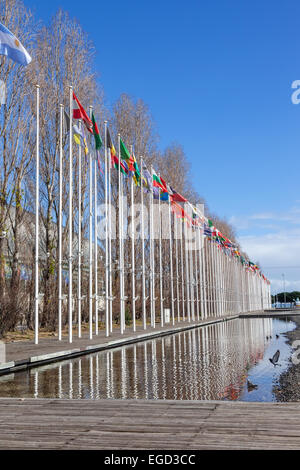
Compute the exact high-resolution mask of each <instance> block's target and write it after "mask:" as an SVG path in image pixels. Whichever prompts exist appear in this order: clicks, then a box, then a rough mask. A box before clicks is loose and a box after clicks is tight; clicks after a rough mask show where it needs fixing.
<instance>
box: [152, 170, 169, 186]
mask: <svg viewBox="0 0 300 470" xmlns="http://www.w3.org/2000/svg"><path fill="white" fill-rule="evenodd" d="M152 177H153V186H155V187H158V188H161V189H163V190H166V188H165V187H164V185H163V183H162V181H161V179H160V177H159V176H158V175H157V174H156V172H155V171H154V170H153V172H152Z"/></svg>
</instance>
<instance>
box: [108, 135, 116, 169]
mask: <svg viewBox="0 0 300 470" xmlns="http://www.w3.org/2000/svg"><path fill="white" fill-rule="evenodd" d="M106 147H107V148H108V149H109V150H110V161H111V168H113V167H114V165H113V158H114V157H116V156H117V152H116V149H115V147H114V144H113V143H112V140H111V137H110V133H109V130H108V129H106Z"/></svg>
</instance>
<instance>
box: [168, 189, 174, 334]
mask: <svg viewBox="0 0 300 470" xmlns="http://www.w3.org/2000/svg"><path fill="white" fill-rule="evenodd" d="M169 228H170V230H169V236H170V282H171V311H172V324H173V326H174V325H175V316H174V286H173V244H172V210H171V201H170V198H169Z"/></svg>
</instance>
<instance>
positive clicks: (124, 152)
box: [120, 139, 131, 161]
mask: <svg viewBox="0 0 300 470" xmlns="http://www.w3.org/2000/svg"><path fill="white" fill-rule="evenodd" d="M120 150H121V157H122V159H123V160H129V161H130V159H131V155H130V153H129V151H128V150H127V148H126V146H125V144H124V142H123V140H122V139H120Z"/></svg>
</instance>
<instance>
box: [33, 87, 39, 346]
mask: <svg viewBox="0 0 300 470" xmlns="http://www.w3.org/2000/svg"><path fill="white" fill-rule="evenodd" d="M39 147H40V86H39V85H36V182H35V184H36V186H35V314H34V342H35V344H38V343H39V210H40V207H39V197H40V149H39Z"/></svg>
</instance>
